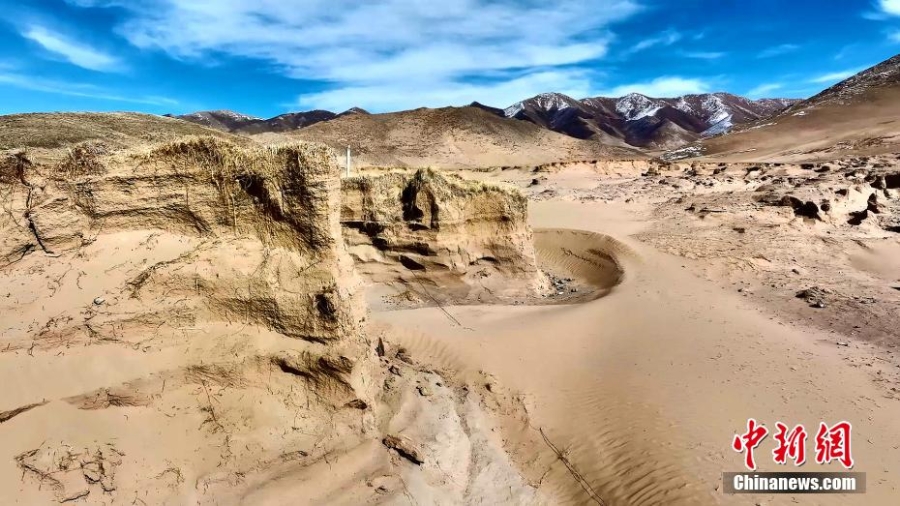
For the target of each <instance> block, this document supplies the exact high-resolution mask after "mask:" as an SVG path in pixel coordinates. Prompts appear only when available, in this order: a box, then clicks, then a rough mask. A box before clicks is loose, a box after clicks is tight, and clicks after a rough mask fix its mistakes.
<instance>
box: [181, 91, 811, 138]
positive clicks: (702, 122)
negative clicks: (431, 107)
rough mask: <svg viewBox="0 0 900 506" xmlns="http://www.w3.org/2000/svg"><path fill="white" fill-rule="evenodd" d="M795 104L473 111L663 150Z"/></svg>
mask: <svg viewBox="0 0 900 506" xmlns="http://www.w3.org/2000/svg"><path fill="white" fill-rule="evenodd" d="M795 102H796V100H790V99H762V100H750V99H747V98H743V97H739V96H736V95H730V94H728V93H711V94H705V95H685V96H683V97H678V98H650V97H646V96H644V95H640V94H637V93H632V94H630V95H627V96H624V97H621V98H604V97H595V98H586V99H583V100H575V99H574V98H571V97H568V96H566V95H563V94H561V93H542V94H540V95H537V96H535V97H532V98H529V99H528V100H523V101H521V102H518V103H516V104H513V105H511V106H509V107H507V108H506V109H500V108H497V107H491V106H488V105H484V104H482V103H480V102H472V103H471V104H469V107H471V108H475V109H480V110H482V111H484V112H486V113H489V114H491V115H492V116H497V117H502V118H511V119H517V120H524V121H527V122H530V123H533V124H535V125H537V126H539V127H542V128H546V129H548V130H552V131H554V132H558V133H561V134H564V135H568V136H569V137H574V138H576V139H586V140H587V139H589V140H593V141H598V142H600V143H603V144H606V145H608V146H617V147H623V148H625V147H629V148H631V147H639V148H646V149H651V150H658V149H668V148H673V147H676V146H680V145H682V144H685V143H689V142H692V141H695V140H697V139H700V138H702V137H705V136H711V135H717V134H721V133H723V132H727V131H729V130H730V129H731V128H732V127H733V126H735V125H742V124H745V123H748V122H752V121H756V120H758V119H761V118H767V117H769V116H772V115H774V114H777V113H778V112H780V111H782V110H783V109H785V108H786V107H788V106H790V105H792V104H794V103H795ZM402 112H410V111H402ZM348 114H369V113H368V112H366V111H364V110H362V109H358V108H353V109H350V110H348V111H345V112H343V113H341V114H335V113H333V112H330V111H322V110H314V111H306V112H294V113H288V114H282V115H281V116H276V117H274V118H270V119H260V118H254V117H251V116H246V115H243V114H240V113H236V112H232V111H201V112H195V113H192V114H185V115H183V116H178V118H181V119H184V120H186V121H191V122H194V123H198V124H201V125H204V126H209V127H212V128H217V129H219V130H223V131H226V132H233V133H243V134H263V133H285V132H291V131H295V130H298V129H301V128H306V127H310V126H313V125H316V124H318V123H322V122H325V121H330V120H333V119H335V118H338V117H341V116H346V115H348ZM394 114H400V113H394Z"/></svg>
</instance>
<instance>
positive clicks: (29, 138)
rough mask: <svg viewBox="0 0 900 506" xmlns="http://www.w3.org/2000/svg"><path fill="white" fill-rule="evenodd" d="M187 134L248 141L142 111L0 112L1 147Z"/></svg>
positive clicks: (127, 143)
mask: <svg viewBox="0 0 900 506" xmlns="http://www.w3.org/2000/svg"><path fill="white" fill-rule="evenodd" d="M185 135H212V136H214V137H219V138H227V139H230V140H232V141H234V142H239V143H246V142H247V141H246V140H244V139H242V138H240V137H237V136H233V135H229V134H226V133H223V132H220V131H218V130H215V129H212V128H208V127H205V126H202V125H196V124H192V123H188V122H186V121H181V120H179V119H175V118H166V117H163V116H154V115H151V114H138V113H130V112H125V113H32V114H12V115H8V116H0V149H20V148H39V149H58V148H65V147H68V146H71V145H73V144H77V143H80V142H85V141H98V142H103V143H104V144H106V145H108V146H109V147H110V148H114V149H115V148H123V147H131V146H137V145H140V144H147V143H153V142H163V141H170V140H173V139H176V138H178V137H182V136H185Z"/></svg>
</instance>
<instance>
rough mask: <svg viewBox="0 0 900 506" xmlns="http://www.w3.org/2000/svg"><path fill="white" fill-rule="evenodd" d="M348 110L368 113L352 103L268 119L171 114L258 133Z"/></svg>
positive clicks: (301, 125) (208, 113)
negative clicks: (335, 110) (344, 107)
mask: <svg viewBox="0 0 900 506" xmlns="http://www.w3.org/2000/svg"><path fill="white" fill-rule="evenodd" d="M348 114H369V113H368V112H367V111H366V110H364V109H360V108H358V107H353V108H351V109H348V110H346V111H344V112H342V113H340V114H335V113H333V112H331V111H323V110H318V109H317V110H313V111H305V112H289V113H287V114H281V115H279V116H275V117H274V118H269V119H262V118H257V117H254V116H247V115H246V114H241V113H237V112H234V111H199V112H194V113H190V114H183V115H181V116H172V117H174V118H178V119H183V120H185V121H189V122H191V123H197V124H199V125H204V126H208V127H211V128H215V129H217V130H221V131H224V132H231V133H242V134H260V133H266V132H289V131H292V130H297V129H299V128H304V127H307V126H310V125H314V124H316V123H319V122H322V121H328V120H331V119H334V118H337V117H339V116H345V115H348Z"/></svg>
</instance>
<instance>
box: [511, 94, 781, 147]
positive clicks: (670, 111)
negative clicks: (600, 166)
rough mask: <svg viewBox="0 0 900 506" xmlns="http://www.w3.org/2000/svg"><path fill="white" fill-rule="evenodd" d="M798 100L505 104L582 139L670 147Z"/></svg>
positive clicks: (547, 97)
mask: <svg viewBox="0 0 900 506" xmlns="http://www.w3.org/2000/svg"><path fill="white" fill-rule="evenodd" d="M795 102H796V101H795V100H790V99H763V100H750V99H747V98H744V97H739V96H736V95H731V94H729V93H708V94H702V95H685V96H683V97H677V98H651V97H647V96H645V95H641V94H639V93H631V94H629V95H626V96H624V97H621V98H608V97H593V98H586V99H583V100H575V99H573V98H571V97H568V96H566V95H563V94H560V93H542V94H540V95H537V96H535V97H532V98H530V99H528V100H524V101H522V102H518V103H516V104H513V105H511V106H509V107H507V108H506V109H505V110H504V113H505V115H506V116H507V117H508V118H515V119H521V120H526V121H531V122H532V123H535V124H538V125H541V126H543V127H545V128H550V129H551V130H555V131H557V132H560V133H565V134H567V135H571V136H573V137H578V138H582V139H587V138H597V139H600V140H604V141H607V142H608V141H609V140H610V138H613V139H619V140H621V141H623V142H624V143H627V144H629V145H632V146H639V147H670V146H672V145H674V144H679V143H683V142H685V141H688V142H690V141H692V140H695V139H698V138H700V137H705V136H713V135H718V134H721V133H725V132H727V131H729V130H730V129H731V128H732V127H733V126H734V125H739V124H744V123H748V122H751V121H756V120H758V119H761V118H766V117H769V116H772V115H774V114H777V113H778V112H780V111H782V110H783V109H785V108H787V107H789V106H790V105H792V104H793V103H795Z"/></svg>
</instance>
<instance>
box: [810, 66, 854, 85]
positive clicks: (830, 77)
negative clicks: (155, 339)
mask: <svg viewBox="0 0 900 506" xmlns="http://www.w3.org/2000/svg"><path fill="white" fill-rule="evenodd" d="M862 70H863V69H862V68H858V69H851V70H842V71H840V72H832V73H830V74H823V75H820V76H818V77H814V78H812V79H810V80H809V82H811V83H817V84H821V83H836V82H838V81H843V80H844V79H847V78H848V77H851V76H854V75H856V74H858V73H860V72H861V71H862Z"/></svg>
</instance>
